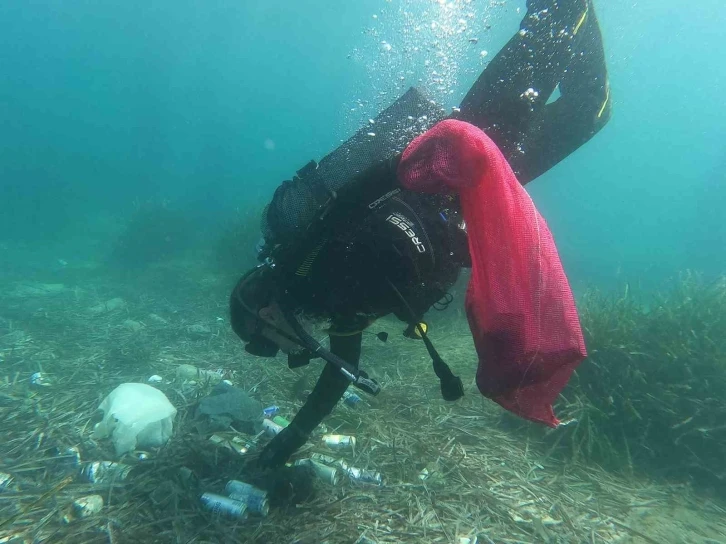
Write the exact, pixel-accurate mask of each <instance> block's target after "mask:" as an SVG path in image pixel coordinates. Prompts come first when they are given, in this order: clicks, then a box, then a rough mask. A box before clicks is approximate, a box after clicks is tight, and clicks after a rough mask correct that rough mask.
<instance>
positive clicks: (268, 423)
mask: <svg viewBox="0 0 726 544" xmlns="http://www.w3.org/2000/svg"><path fill="white" fill-rule="evenodd" d="M262 428H263V429H264V430H265V432H266V433H267V434H268V435H270V436H277V435H278V434H280V431H282V429H284V428H285V427H283V426H282V425H278V424H277V423H275V422H274V421H272V420H271V419H263V420H262Z"/></svg>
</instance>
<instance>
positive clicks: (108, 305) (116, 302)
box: [88, 297, 126, 315]
mask: <svg viewBox="0 0 726 544" xmlns="http://www.w3.org/2000/svg"><path fill="white" fill-rule="evenodd" d="M125 307H126V301H125V300H124V299H122V298H119V297H116V298H112V299H109V300H107V301H106V302H102V303H101V304H96V305H95V306H91V307H90V308H89V309H88V311H89V312H90V313H92V314H94V315H100V314H106V313H110V312H114V311H116V310H121V309H122V308H125Z"/></svg>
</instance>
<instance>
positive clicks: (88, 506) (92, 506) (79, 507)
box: [73, 495, 103, 518]
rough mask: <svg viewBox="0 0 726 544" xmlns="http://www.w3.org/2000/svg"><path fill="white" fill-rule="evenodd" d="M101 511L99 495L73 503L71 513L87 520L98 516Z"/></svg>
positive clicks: (89, 496)
mask: <svg viewBox="0 0 726 544" xmlns="http://www.w3.org/2000/svg"><path fill="white" fill-rule="evenodd" d="M102 509H103V497H101V495H88V496H87V497H81V498H80V499H76V500H75V501H73V511H74V512H75V514H76V516H78V517H79V518H87V517H89V516H92V515H93V514H98V513H99V512H100V511H101V510H102Z"/></svg>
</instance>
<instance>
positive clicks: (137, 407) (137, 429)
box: [93, 383, 176, 455]
mask: <svg viewBox="0 0 726 544" xmlns="http://www.w3.org/2000/svg"><path fill="white" fill-rule="evenodd" d="M98 409H99V410H102V411H103V413H104V415H103V421H101V422H100V423H97V424H96V426H95V427H94V430H93V437H94V438H96V439H98V438H107V437H109V436H110V437H111V440H112V441H113V445H114V448H115V450H116V455H122V454H124V453H126V452H129V451H132V450H134V449H136V448H137V447H138V448H147V447H152V448H153V447H159V446H163V445H164V444H165V443H166V442H167V441H168V440H169V438H171V434H172V430H173V426H174V417H175V416H176V408H174V406H172V404H171V402H169V399H167V398H166V395H164V393H162V392H161V391H159V390H158V389H156V388H155V387H151V386H150V385H147V384H145V383H122V384H121V385H119V386H118V387H117V388H116V389H114V390H113V391H111V393H110V394H109V395H108V396H107V397H106V398H105V399H104V400H103V402H102V403H101V405H100V406H99V407H98Z"/></svg>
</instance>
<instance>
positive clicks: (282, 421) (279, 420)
mask: <svg viewBox="0 0 726 544" xmlns="http://www.w3.org/2000/svg"><path fill="white" fill-rule="evenodd" d="M272 421H274V422H275V423H277V424H278V425H279V426H280V427H287V426H288V425H290V422H289V421H288V420H287V419H285V418H284V417H282V416H275V417H273V418H272Z"/></svg>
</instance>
